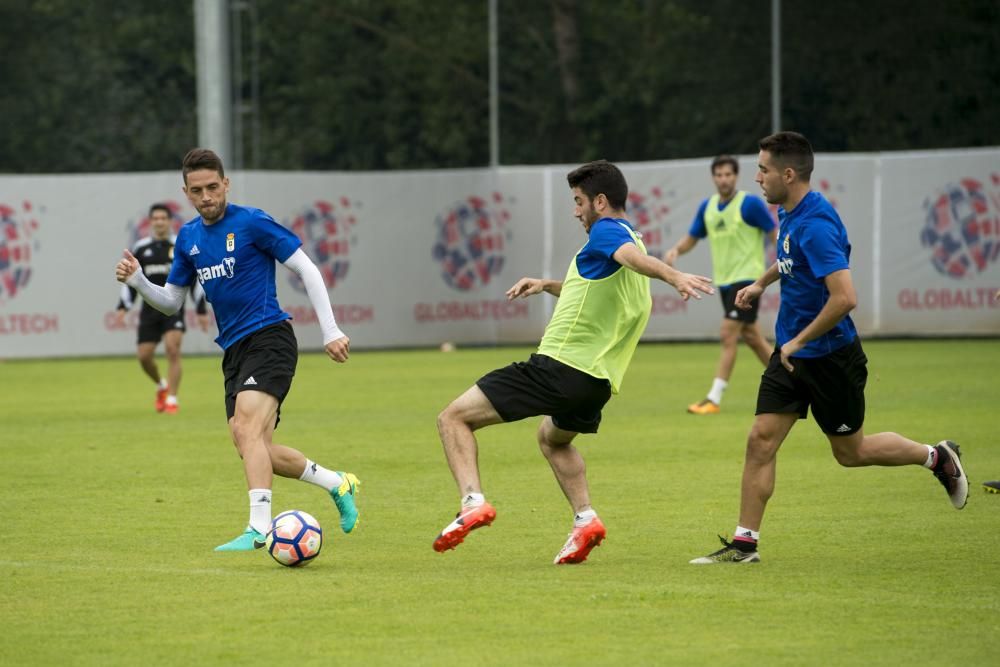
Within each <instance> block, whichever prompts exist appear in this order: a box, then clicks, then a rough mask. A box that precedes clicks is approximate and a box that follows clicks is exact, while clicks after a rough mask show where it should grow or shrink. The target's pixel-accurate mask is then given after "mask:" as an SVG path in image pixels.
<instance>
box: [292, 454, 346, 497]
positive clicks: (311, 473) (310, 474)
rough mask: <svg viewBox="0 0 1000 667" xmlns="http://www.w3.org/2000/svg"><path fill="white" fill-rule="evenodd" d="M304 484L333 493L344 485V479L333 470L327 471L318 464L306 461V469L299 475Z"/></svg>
mask: <svg viewBox="0 0 1000 667" xmlns="http://www.w3.org/2000/svg"><path fill="white" fill-rule="evenodd" d="M299 479H300V480H302V481H303V482H309V483H310V484H315V485H316V486H321V487H323V488H324V489H326V490H327V491H333V490H334V489H336V488H337V487H339V486H340V485H341V484H343V483H344V478H343V477H341V476H340V475H338V474H337V473H335V472H334V471H332V470H327V469H326V468H324V467H323V466H321V465H320V464H318V463H313V462H312V461H310V460H309V459H306V469H305V470H303V471H302V474H301V475H299Z"/></svg>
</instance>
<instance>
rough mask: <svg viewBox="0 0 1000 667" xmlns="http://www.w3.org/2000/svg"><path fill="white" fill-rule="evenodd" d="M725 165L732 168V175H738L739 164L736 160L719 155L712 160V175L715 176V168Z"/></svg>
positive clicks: (728, 156) (729, 156) (730, 156)
mask: <svg viewBox="0 0 1000 667" xmlns="http://www.w3.org/2000/svg"><path fill="white" fill-rule="evenodd" d="M727 164H728V165H729V166H730V167H732V168H733V173H734V174H738V173H740V163H739V162H738V161H737V160H736V158H734V157H733V156H732V155H719V156H716V158H715V159H714V160H712V170H711V171H712V174H713V175H714V174H715V168H716V167H721V166H723V165H727Z"/></svg>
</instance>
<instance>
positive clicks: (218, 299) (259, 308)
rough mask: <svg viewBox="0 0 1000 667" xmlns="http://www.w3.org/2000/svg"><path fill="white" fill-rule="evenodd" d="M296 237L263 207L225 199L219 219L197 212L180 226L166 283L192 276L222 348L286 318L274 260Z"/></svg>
mask: <svg viewBox="0 0 1000 667" xmlns="http://www.w3.org/2000/svg"><path fill="white" fill-rule="evenodd" d="M301 245H302V242H301V241H299V238H298V237H297V236H296V235H295V234H293V233H292V232H290V231H288V230H287V229H285V228H284V227H282V226H281V225H279V224H278V223H277V222H275V221H274V219H273V218H272V217H271V216H269V215H268V214H267V213H265V212H264V211H261V210H260V209H256V208H248V207H245V206H237V205H235V204H229V205H228V206H226V213H225V215H223V216H222V219H221V220H219V221H218V222H216V223H215V224H212V225H206V224H205V223H204V221H203V220H202V219H201V216H199V217H197V218H195V219H194V220H192V221H191V222H189V223H187V224H186V225H184V226H183V227H181V231H180V233H178V234H177V243H176V244H175V245H174V262H173V265H172V266H171V267H170V275H169V276H168V277H167V282H168V283H172V284H174V285H178V286H181V287H184V286H187V285H192V284H194V281H195V280H197V281H198V282H199V283H201V286H202V288H203V289H204V290H205V296H206V298H207V299H208V302H209V303H211V304H212V308H213V310H214V311H215V321H216V323H217V324H218V325H219V337H218V338H216V339H215V342H216V343H218V344H219V345H220V346H221V347H222V349H226V348H228V347H229V346H230V345H232V344H233V343H235V342H236V341H238V340H240V339H241V338H243V337H244V336H246V335H248V334H251V333H253V332H254V331H257V330H258V329H262V328H264V327H266V326H270V325H272V324H276V323H277V322H281V321H283V320H288V319H291V315H289V314H288V313H286V312H284V311H283V310H281V307H280V306H279V305H278V297H277V292H276V288H275V284H274V262H275V260H277V261H279V262H284V261H285V260H286V259H288V258H289V257H291V256H292V253H294V252H295V251H296V250H297V249H298V248H299V246H301Z"/></svg>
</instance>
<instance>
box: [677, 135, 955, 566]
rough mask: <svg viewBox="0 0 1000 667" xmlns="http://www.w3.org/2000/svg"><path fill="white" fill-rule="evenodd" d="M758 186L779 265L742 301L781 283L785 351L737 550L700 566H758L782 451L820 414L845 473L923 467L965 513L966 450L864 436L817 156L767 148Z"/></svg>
mask: <svg viewBox="0 0 1000 667" xmlns="http://www.w3.org/2000/svg"><path fill="white" fill-rule="evenodd" d="M758 160H759V163H758V172H757V178H756V181H757V183H758V184H760V186H761V190H762V191H763V193H764V197H765V198H766V199H767V201H768V203H770V204H777V205H779V206H780V207H781V208H779V209H778V220H779V222H780V230H779V233H778V258H777V261H776V262H775V263H774V265H772V266H771V268H769V269H768V270H767V271H766V272H765V273H764V275H763V276H761V277H760V278H758V279H757V280H756V281H755V282H753V283H752V284H750V285H748V286H747V287H744V288H743V289H741V290H740V291H739V292H738V293H737V295H736V305H737V306H738V307H740V308H748V307H749V306H750V303H751V302H752V301H754V300H756V299H758V298H759V297H760V295H761V294H762V293H763V292H764V289H765V288H766V287H767V286H768V285H770V284H771V283H773V282H775V281H776V280H778V279H779V278H780V280H781V306H780V308H779V310H778V321H777V324H776V326H775V338H776V346H775V350H774V353H773V354H772V355H771V360H770V362H769V363H768V366H767V369H766V370H765V371H764V375H763V376H762V377H761V381H760V389H759V390H758V393H757V417H756V419H755V420H754V424H753V427H752V428H751V429H750V435H749V436H748V438H747V449H746V460H745V462H744V464H743V485H742V490H741V496H740V518H739V524H738V525H737V526H736V534H735V535H734V537H733V540H732V542H726V541H725V540H724V539H723V541H722V543H723V547H722V549H719V550H718V551H716V552H714V553H712V554H709V555H708V556H704V557H702V558H696V559H694V560H692V561H691V562H692V563H694V564H697V565H701V564H710V563H756V562H758V561H759V560H760V555H759V554H758V551H757V547H758V545H757V542H758V539H759V537H760V525H761V521H762V520H763V518H764V509H765V507H766V505H767V501H768V500H769V499H770V497H771V494H772V493H773V492H774V474H775V467H776V460H777V459H776V457H777V454H778V448H779V447H781V443H782V442H784V440H785V438H786V437H787V436H788V433H789V431H791V429H792V426H794V425H795V422H796V421H797V420H799V419H804V418H805V416H806V414H807V413H808V410H809V408H810V407H811V408H812V411H813V417H814V418H815V419H816V423H817V424H818V425H819V427H820V428H821V429H822V430H823V433H824V434H825V435H826V437H827V439H828V440H829V441H830V447H831V449H832V450H833V456H834V458H835V459H837V462H838V463H840V465H842V466H845V467H859V466H873V465H874V466H903V465H922V466H924V467H926V468H929V469H931V470H932V471H933V473H934V476H935V477H936V478H937V479H938V481H940V482H941V484H942V485H943V486H944V488H945V491H946V492H947V494H948V498H949V500H950V501H951V503H952V505H953V506H954V507H955V508H957V509H962V508H963V507H965V502H966V500H967V499H968V495H969V480H968V478H967V477H966V475H965V470H964V469H963V468H962V461H961V458H960V453H959V448H958V445H956V444H955V443H953V442H951V441H949V440H943V441H941V442H939V443H938V444H937V445H936V446H931V445H924V444H920V443H918V442H914V441H913V440H909V439H907V438H905V437H903V436H901V435H899V434H898V433H888V432H887V433H875V434H872V435H865V433H864V430H863V428H862V427H863V425H864V419H865V393H864V392H865V382H866V380H867V378H868V370H867V362H868V359H867V358H866V357H865V353H864V351H863V350H862V349H861V341H860V339H859V338H858V335H857V331H856V330H855V328H854V322H853V321H852V320H851V317H850V315H849V314H848V313H850V312H851V311H852V310H853V309H854V307H855V305H856V304H857V296H856V294H855V291H854V284H853V282H852V280H851V271H850V269H849V263H848V260H849V259H850V255H851V244H850V243H849V242H848V240H847V230H846V229H845V228H844V223H843V222H841V220H840V216H839V215H838V214H837V211H836V210H835V209H834V208H833V206H831V205H830V202H828V201H827V200H826V199H825V198H824V197H823V195H821V194H820V193H818V192H813V191H812V190H810V188H809V177H810V175H811V174H812V170H813V151H812V146H810V144H809V142H808V141H807V140H806V138H805V137H803V136H802V135H801V134H798V133H795V132H778V133H777V134H773V135H771V136H769V137H765V138H764V139H761V141H760V155H759V158H758Z"/></svg>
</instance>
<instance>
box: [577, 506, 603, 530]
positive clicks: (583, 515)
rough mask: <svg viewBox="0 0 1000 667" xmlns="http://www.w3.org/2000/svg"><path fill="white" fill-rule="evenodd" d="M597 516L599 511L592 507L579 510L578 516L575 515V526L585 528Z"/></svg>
mask: <svg viewBox="0 0 1000 667" xmlns="http://www.w3.org/2000/svg"><path fill="white" fill-rule="evenodd" d="M596 518H597V512H595V511H594V510H592V509H589V510H583V511H582V512H577V514H576V516H574V517H573V527H574V528H583V527H584V526H586V525H587V524H588V523H590V522H591V521H593V520H594V519H596Z"/></svg>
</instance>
